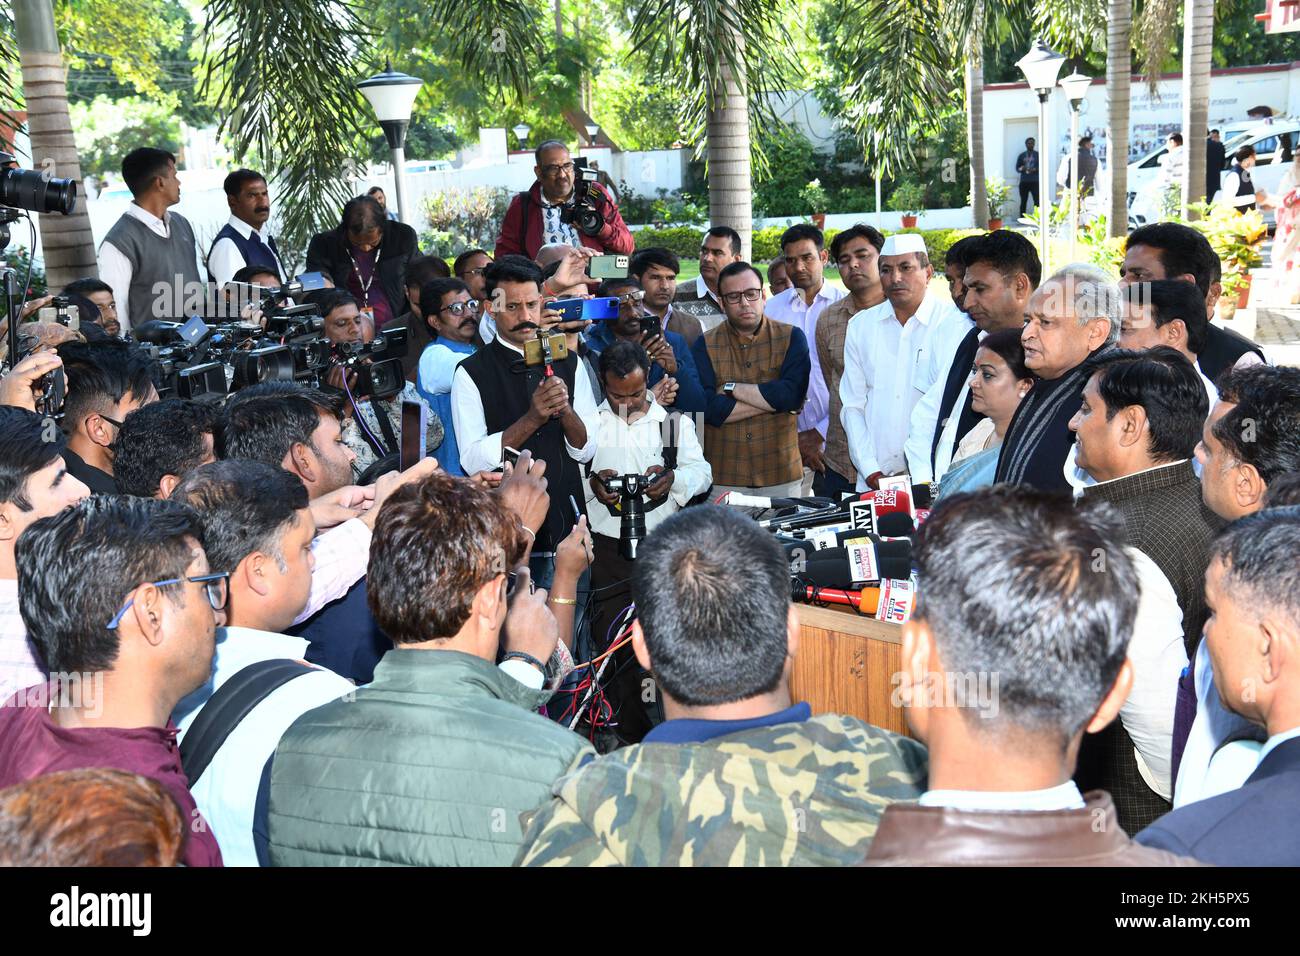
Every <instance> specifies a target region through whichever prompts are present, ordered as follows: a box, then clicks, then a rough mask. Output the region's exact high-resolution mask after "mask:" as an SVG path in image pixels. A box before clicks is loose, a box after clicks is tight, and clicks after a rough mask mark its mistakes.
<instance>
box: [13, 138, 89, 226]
mask: <svg viewBox="0 0 1300 956" xmlns="http://www.w3.org/2000/svg"><path fill="white" fill-rule="evenodd" d="M76 205H77V182H76V180H75V179H55V178H54V177H53V176H49V175H47V174H45V173H38V172H36V171H35V170H32V169H19V168H18V161H17V160H16V159H15V158H14V156H13V154H12V153H5V152H0V206H11V207H13V208H14V209H27V210H30V211H31V212H47V213H54V212H61V213H63V215H65V216H69V215H71V214H72V210H73V207H75V206H76ZM2 228H3V227H2V226H0V229H2ZM4 246H5V243H4V242H3V241H0V249H3V248H4Z"/></svg>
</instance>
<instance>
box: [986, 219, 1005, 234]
mask: <svg viewBox="0 0 1300 956" xmlns="http://www.w3.org/2000/svg"><path fill="white" fill-rule="evenodd" d="M1001 228H1002V220H1001V219H990V220H989V232H996V231H997V230H998V229H1001Z"/></svg>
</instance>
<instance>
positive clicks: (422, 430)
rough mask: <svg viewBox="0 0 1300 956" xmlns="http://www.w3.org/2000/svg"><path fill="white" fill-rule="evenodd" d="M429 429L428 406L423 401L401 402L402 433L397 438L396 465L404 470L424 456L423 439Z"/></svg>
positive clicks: (400, 469)
mask: <svg viewBox="0 0 1300 956" xmlns="http://www.w3.org/2000/svg"><path fill="white" fill-rule="evenodd" d="M428 431H429V408H428V406H426V405H425V404H424V403H423V402H402V435H401V438H400V439H399V440H398V441H399V444H400V445H401V448H400V449H399V451H398V455H397V458H398V462H397V467H398V470H399V471H406V469H408V468H410V467H411V466H412V465H414V464H415V463H416V462H418V461H420V460H421V459H422V458H424V446H425V439H426V438H427V437H428Z"/></svg>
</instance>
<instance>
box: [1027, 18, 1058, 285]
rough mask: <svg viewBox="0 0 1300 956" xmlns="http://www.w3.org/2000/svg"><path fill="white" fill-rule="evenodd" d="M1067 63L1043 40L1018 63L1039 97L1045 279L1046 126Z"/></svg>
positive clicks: (1041, 241)
mask: <svg viewBox="0 0 1300 956" xmlns="http://www.w3.org/2000/svg"><path fill="white" fill-rule="evenodd" d="M1064 63H1065V57H1063V56H1062V55H1061V54H1059V53H1057V52H1056V51H1055V50H1053V49H1052V48H1051V47H1049V46H1048V45H1047V44H1046V43H1044V42H1043V41H1042V40H1035V41H1034V45H1033V46H1032V47H1030V48H1029V52H1028V53H1026V54H1025V55H1024V56H1022V57H1021V58H1020V59H1019V61H1017V63H1016V66H1018V67H1020V72H1021V73H1023V74H1024V75H1025V80H1026V81H1027V82H1028V83H1029V88H1030V89H1031V90H1033V91H1034V92H1035V93H1037V94H1038V196H1039V200H1038V226H1039V232H1038V242H1039V252H1038V256H1039V258H1040V259H1041V260H1042V263H1043V273H1044V275H1046V274H1047V271H1048V259H1049V256H1048V248H1047V230H1048V220H1049V219H1050V218H1051V216H1050V214H1049V213H1048V210H1050V209H1051V207H1052V202H1051V198H1050V194H1049V193H1048V188H1049V185H1050V182H1051V180H1050V178H1049V177H1048V170H1047V163H1046V162H1044V158H1045V156H1046V151H1047V150H1048V149H1050V148H1051V147H1050V144H1049V141H1048V136H1049V135H1050V131H1049V129H1048V126H1047V100H1048V97H1050V96H1051V95H1052V88H1053V87H1055V86H1056V78H1057V76H1059V75H1060V72H1061V66H1062V64H1064ZM1053 152H1055V150H1053Z"/></svg>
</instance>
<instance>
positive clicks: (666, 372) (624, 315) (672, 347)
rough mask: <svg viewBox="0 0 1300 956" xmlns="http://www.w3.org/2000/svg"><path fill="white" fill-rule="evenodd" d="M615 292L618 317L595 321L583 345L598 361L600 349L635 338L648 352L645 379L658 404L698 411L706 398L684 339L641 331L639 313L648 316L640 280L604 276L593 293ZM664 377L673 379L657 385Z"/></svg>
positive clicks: (597, 361)
mask: <svg viewBox="0 0 1300 956" xmlns="http://www.w3.org/2000/svg"><path fill="white" fill-rule="evenodd" d="M603 296H618V297H619V307H618V318H617V319H614V320H612V321H609V322H595V323H593V324H592V327H591V328H590V329H589V330H588V331H587V349H588V351H589V353H590V354H591V355H592V356H593V361H595V362H596V363H597V364H599V361H600V353H601V352H603V351H605V349H607V348H608V347H609V346H610V345H612V344H613V343H614V342H617V341H619V340H620V339H621V340H622V341H624V342H635V343H636V344H638V345H641V346H643V347H644V348H645V350H646V354H647V355H649V356H650V363H651V364H650V378H649V379H648V381H647V383H646V384H648V385H649V386H650V389H651V391H653V392H654V393H655V400H656V401H657V402H659V403H660V404H661V405H664V406H665V407H667V408H670V409H672V410H673V411H678V412H702V411H704V409H705V407H706V405H707V404H708V403H707V400H706V398H705V395H704V390H703V389H702V388H701V387H700V375H699V372H698V371H697V370H696V367H695V358H694V356H692V355H691V349H690V346H689V345H687V344H686V339H684V338H683V337H682V336H680V335H678V334H677V333H676V332H669V331H667V330H666V329H663V328H662V323H660V333H662V334H658V333H655V332H643V331H642V329H641V319H642V317H647V318H656V319H657V318H658V317H657V316H652V315H651V313H650V312H648V311H647V310H646V308H645V307H644V306H643V305H642V299H643V296H644V292H643V291H642V289H641V283H639V282H637V281H636V279H633V278H631V277H629V278H626V279H606V280H605V281H604V282H602V283H601V284H600V288H598V289H597V290H596V297H597V298H601V297H603ZM665 379H671V380H672V381H673V382H674V383H676V389H675V390H674V389H673V388H672V386H671V385H660V382H663V381H665Z"/></svg>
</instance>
